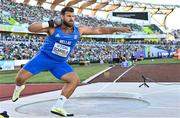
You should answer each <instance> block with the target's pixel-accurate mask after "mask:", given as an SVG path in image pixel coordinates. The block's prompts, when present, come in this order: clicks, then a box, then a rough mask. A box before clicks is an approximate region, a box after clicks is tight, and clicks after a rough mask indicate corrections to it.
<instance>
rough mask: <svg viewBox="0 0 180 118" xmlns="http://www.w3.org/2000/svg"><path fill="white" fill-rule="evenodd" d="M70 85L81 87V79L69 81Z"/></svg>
mask: <svg viewBox="0 0 180 118" xmlns="http://www.w3.org/2000/svg"><path fill="white" fill-rule="evenodd" d="M68 82H69V83H72V84H73V85H76V86H77V85H79V84H80V79H79V78H72V79H70V80H69V81H68Z"/></svg>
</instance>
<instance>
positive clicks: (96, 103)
mask: <svg viewBox="0 0 180 118" xmlns="http://www.w3.org/2000/svg"><path fill="white" fill-rule="evenodd" d="M55 102H56V100H47V101H41V102H35V103H30V104H25V105H22V106H19V107H17V108H16V111H17V112H19V113H22V114H27V115H31V116H54V115H53V114H51V113H50V109H51V107H52V105H53V104H54V103H55ZM147 106H149V103H148V102H146V101H144V100H141V99H136V98H124V97H123V98H122V97H99V96H97V97H73V98H71V99H69V100H68V101H67V103H66V104H65V109H66V110H67V111H68V112H70V113H74V115H75V116H83V117H87V116H88V117H103V116H105V117H113V116H119V115H120V114H122V113H128V112H131V111H134V110H139V109H142V108H145V107H147Z"/></svg>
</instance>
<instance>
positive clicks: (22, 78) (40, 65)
mask: <svg viewBox="0 0 180 118" xmlns="http://www.w3.org/2000/svg"><path fill="white" fill-rule="evenodd" d="M51 63H52V62H51V61H50V60H49V59H48V58H47V57H46V56H45V55H44V54H43V53H38V54H37V55H36V56H35V57H33V58H32V59H31V60H30V61H29V62H28V63H27V64H26V65H25V66H23V68H22V69H21V70H20V71H19V72H18V74H17V76H16V81H15V83H16V87H15V89H14V93H13V97H12V101H13V102H15V101H16V100H18V98H19V96H20V94H21V92H22V91H23V89H24V88H25V85H24V84H25V82H26V80H28V79H29V78H30V77H31V76H33V75H35V74H37V73H39V72H41V71H43V70H48V69H49V68H50V66H51V65H52V64H51ZM48 65H49V66H48Z"/></svg>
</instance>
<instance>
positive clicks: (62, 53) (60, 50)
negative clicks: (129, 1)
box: [12, 7, 130, 117]
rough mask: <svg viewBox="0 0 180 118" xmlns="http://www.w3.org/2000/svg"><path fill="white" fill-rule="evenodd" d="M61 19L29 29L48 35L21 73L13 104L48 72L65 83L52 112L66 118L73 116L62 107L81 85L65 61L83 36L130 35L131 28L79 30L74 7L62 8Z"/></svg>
mask: <svg viewBox="0 0 180 118" xmlns="http://www.w3.org/2000/svg"><path fill="white" fill-rule="evenodd" d="M60 18H61V23H60V22H58V20H57V19H56V20H50V21H48V22H43V23H40V22H35V23H33V24H31V25H30V26H29V27H28V30H29V31H30V32H46V33H48V36H47V38H46V39H45V41H44V44H43V46H42V47H41V49H40V51H39V52H38V53H37V54H36V55H35V56H34V57H33V58H32V59H31V60H30V61H29V62H28V63H27V64H26V65H25V66H24V67H23V68H22V69H21V70H20V71H19V72H18V74H17V76H16V82H15V83H16V87H15V89H14V93H13V97H12V101H13V102H15V101H16V100H18V98H19V96H20V93H21V92H22V91H23V89H24V88H25V82H26V80H27V79H29V78H30V77H31V76H33V75H35V74H38V73H40V72H42V71H45V70H48V71H50V72H51V73H52V74H53V75H54V76H55V77H56V78H57V79H61V80H63V81H65V84H64V87H63V88H62V92H61V94H60V96H59V99H58V100H57V102H56V103H55V104H54V106H53V107H52V109H51V112H52V113H55V114H59V115H61V116H65V117H66V116H73V114H70V113H68V112H66V111H65V110H64V109H63V105H64V103H65V101H66V100H67V99H68V98H69V97H70V96H71V94H72V93H73V92H74V90H75V89H76V87H77V86H78V84H79V83H80V79H79V77H78V75H77V74H76V72H74V70H73V69H72V68H71V66H70V65H69V64H68V63H67V62H66V61H67V59H68V57H69V55H70V53H71V52H72V50H73V48H74V47H75V45H76V43H77V41H78V40H79V39H80V37H81V35H92V34H96V35H99V34H112V33H114V32H130V29H129V28H107V27H106V28H105V27H97V28H90V27H76V26H75V25H74V19H75V16H74V9H73V8H72V7H65V8H63V9H62V10H61V14H60ZM59 20H60V19H59Z"/></svg>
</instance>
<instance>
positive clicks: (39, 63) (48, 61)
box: [23, 52, 74, 79]
mask: <svg viewBox="0 0 180 118" xmlns="http://www.w3.org/2000/svg"><path fill="white" fill-rule="evenodd" d="M23 69H24V70H27V71H29V72H30V73H32V74H33V75H35V74H38V73H40V72H42V71H50V72H51V73H52V74H53V75H54V76H55V77H56V78H57V79H61V77H62V76H63V75H64V74H66V73H69V72H74V70H73V69H72V68H71V66H70V65H69V64H67V62H64V61H63V62H58V61H55V60H53V59H52V58H51V57H48V56H47V55H46V54H44V53H43V52H39V53H38V54H37V55H36V56H34V57H33V58H32V59H31V60H30V61H29V62H28V63H27V64H26V65H24V66H23Z"/></svg>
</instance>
